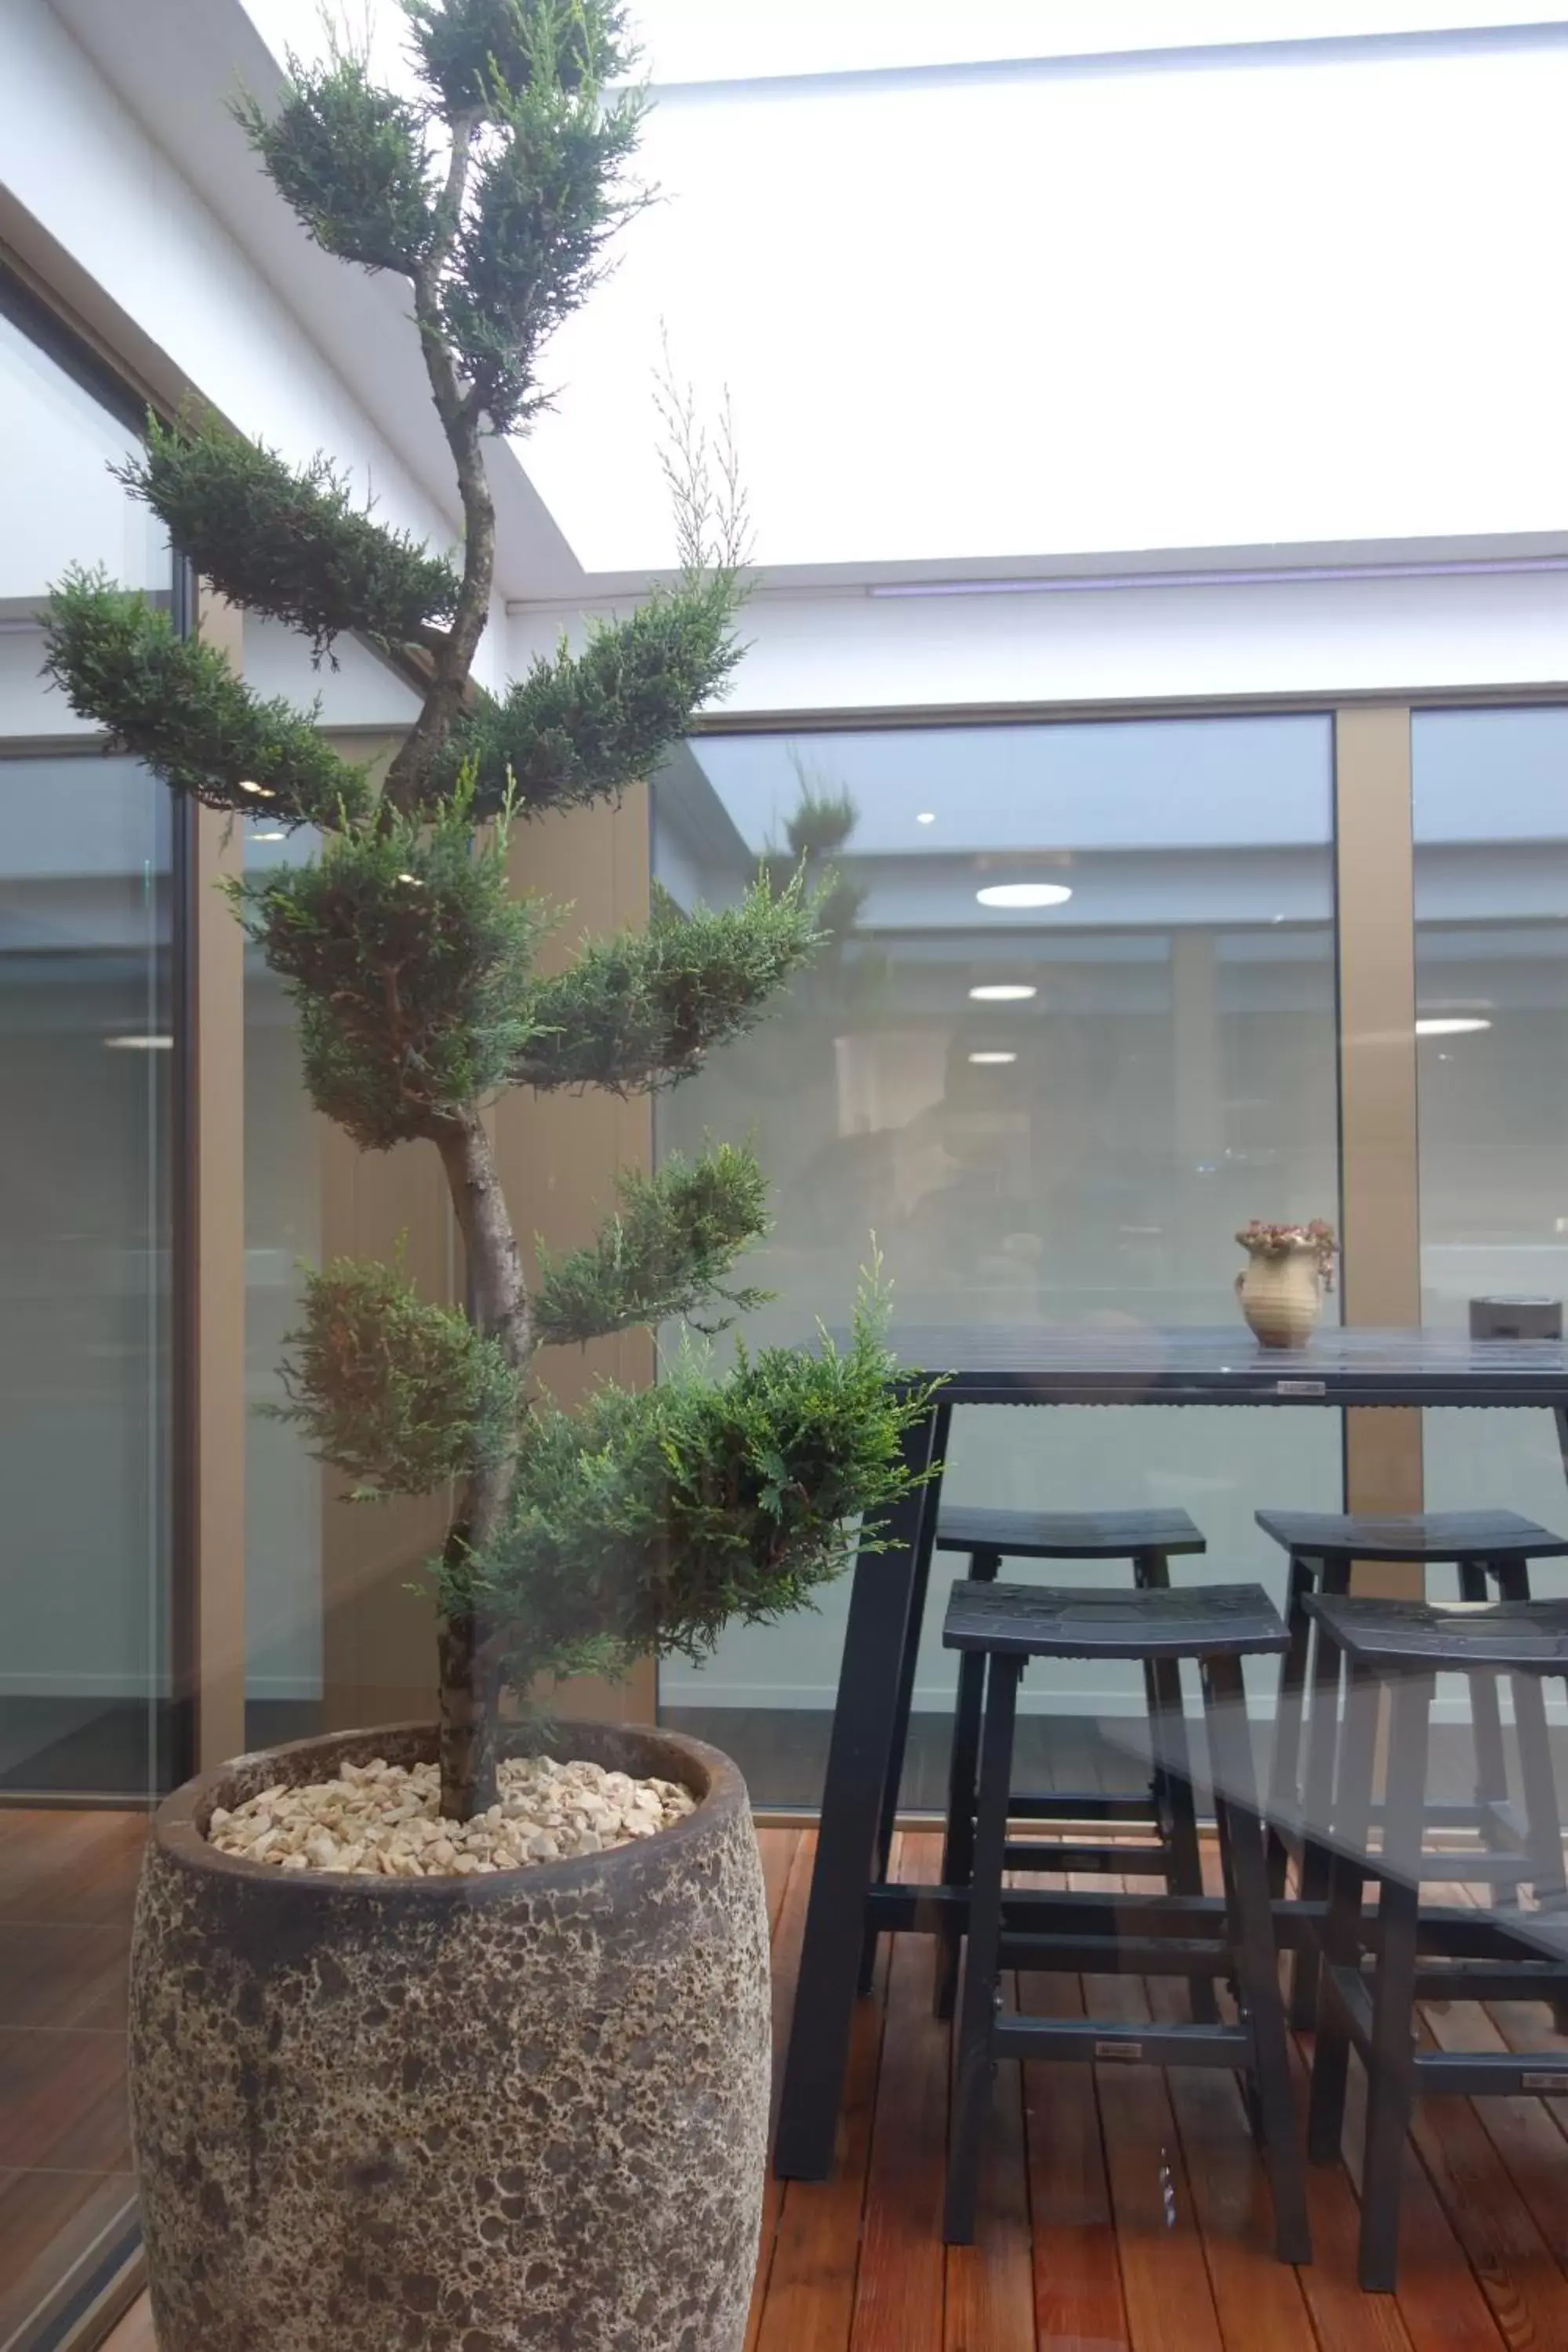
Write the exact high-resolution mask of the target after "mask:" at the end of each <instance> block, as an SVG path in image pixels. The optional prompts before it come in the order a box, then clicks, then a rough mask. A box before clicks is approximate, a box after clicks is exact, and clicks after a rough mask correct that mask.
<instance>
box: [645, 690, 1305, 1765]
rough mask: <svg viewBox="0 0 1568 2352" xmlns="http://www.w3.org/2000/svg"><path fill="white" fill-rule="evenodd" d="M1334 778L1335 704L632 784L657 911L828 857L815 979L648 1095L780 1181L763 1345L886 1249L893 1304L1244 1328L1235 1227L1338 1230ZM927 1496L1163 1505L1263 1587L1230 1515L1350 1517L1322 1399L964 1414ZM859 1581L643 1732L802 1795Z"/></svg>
mask: <svg viewBox="0 0 1568 2352" xmlns="http://www.w3.org/2000/svg"><path fill="white" fill-rule="evenodd" d="M1333 793H1334V778H1333V726H1332V720H1331V718H1330V717H1329V716H1327V715H1323V716H1309V717H1300V718H1295V717H1281V718H1268V719H1190V720H1189V719H1181V720H1147V721H1145V720H1128V721H1120V722H1107V723H1103V724H1095V725H1040V726H1032V725H1005V726H990V727H964V728H954V727H932V728H919V729H914V728H910V729H900V730H865V731H857V732H853V733H848V732H846V733H840V734H832V733H822V734H816V733H814V734H810V735H805V734H803V735H801V736H799V737H796V738H794V739H792V738H790V737H789V736H786V735H742V734H723V735H711V736H704V737H700V738H698V739H695V740H692V741H691V742H689V744H687V745H686V746H684V747H683V749H682V750H681V751H679V753H678V754H677V755H676V757H675V759H674V760H673V761H671V762H670V764H669V766H668V768H667V770H666V772H664V774H663V775H662V776H661V777H660V778H659V779H658V782H657V784H656V788H655V794H654V866H655V873H656V876H657V878H658V881H659V883H660V884H661V885H662V886H663V887H664V888H666V889H667V890H668V891H669V892H670V893H671V895H672V896H673V897H674V898H675V899H676V901H677V902H678V903H679V905H682V906H689V905H693V904H695V903H698V902H699V901H701V902H704V903H706V904H708V905H710V906H713V905H722V904H725V903H728V902H730V901H731V900H732V899H733V898H734V897H735V896H736V895H737V893H738V892H739V891H740V889H741V888H742V887H743V885H744V883H745V881H746V880H747V879H748V877H750V876H751V875H752V873H753V872H754V871H755V869H756V866H757V864H758V861H759V860H760V859H767V860H770V861H773V862H774V863H775V864H776V865H777V866H779V867H780V868H781V870H782V868H783V867H784V866H787V865H789V864H792V863H793V862H794V860H795V858H796V856H798V855H799V854H801V853H802V852H803V851H805V853H806V854H807V856H808V858H809V860H810V862H811V863H812V864H813V865H814V866H815V867H816V870H817V871H818V872H819V873H820V874H826V873H827V872H829V871H831V872H832V873H833V874H834V875H835V876H836V877H837V880H836V882H835V884H834V886H833V889H832V894H831V896H830V897H829V898H828V900H827V902H826V918H827V921H828V924H829V928H830V929H831V931H832V934H833V936H832V939H831V940H830V943H829V946H828V948H827V950H826V952H825V953H824V955H823V956H822V958H821V959H820V960H819V961H818V963H817V965H816V969H815V971H812V972H811V973H810V974H809V975H808V976H807V977H806V978H805V980H804V981H802V982H799V983H797V984H796V985H795V988H794V989H793V990H792V991H791V992H790V994H789V996H788V998H787V1000H786V1001H785V1002H784V1004H783V1005H782V1007H780V1009H779V1010H778V1013H777V1017H776V1018H774V1019H773V1020H772V1021H770V1022H768V1023H767V1024H764V1025H763V1027H761V1028H759V1029H758V1030H756V1031H755V1032H754V1033H753V1034H752V1035H750V1036H748V1037H746V1038H744V1039H742V1041H740V1042H739V1043H738V1044H736V1045H732V1046H731V1047H729V1048H727V1049H726V1050H725V1051H723V1052H721V1053H720V1054H718V1055H715V1056H714V1058H713V1061H712V1064H711V1066H710V1068H709V1069H708V1070H707V1071H706V1072H705V1073H704V1074H703V1075H702V1076H700V1077H699V1078H698V1079H696V1080H694V1081H693V1082H692V1083H691V1084H689V1085H688V1086H684V1087H679V1088H677V1089H676V1090H675V1091H674V1092H673V1093H672V1094H670V1095H669V1096H668V1097H663V1098H661V1101H660V1103H659V1106H658V1112H657V1118H656V1126H657V1142H658V1150H659V1151H660V1152H663V1151H666V1150H671V1149H675V1148H679V1149H684V1150H691V1149H693V1148H695V1147H697V1146H699V1145H700V1141H701V1139H702V1138H703V1136H704V1134H705V1133H709V1132H711V1133H713V1134H715V1135H721V1136H726V1137H731V1138H737V1137H741V1136H743V1135H745V1134H747V1133H750V1134H751V1135H752V1137H753V1138H754V1139H755V1141H756V1144H757V1147H758V1150H759V1151H760V1154H761V1157H762V1160H763V1165H764V1167H765V1168H766V1169H767V1171H768V1173H769V1175H770V1177H771V1179H772V1181H773V1193H774V1209H775V1216H776V1223H775V1226H774V1230H773V1234H772V1236H771V1239H770V1241H769V1242H768V1244H766V1246H765V1247H763V1249H762V1250H760V1251H759V1252H758V1253H756V1255H755V1258H754V1260H753V1261H752V1264H751V1267H750V1272H749V1278H751V1279H754V1280H756V1281H758V1282H760V1283H763V1284H765V1285H767V1286H769V1287H770V1288H771V1289H773V1291H774V1292H775V1293H776V1294H777V1295H776V1297H775V1298H774V1300H773V1303H772V1304H771V1305H770V1306H768V1307H764V1308H763V1310H761V1312H760V1313H759V1314H758V1315H757V1316H755V1317H753V1318H751V1320H750V1323H749V1325H748V1331H749V1334H750V1335H751V1336H754V1337H761V1336H764V1335H765V1336H767V1337H769V1338H778V1339H785V1338H787V1339H798V1338H802V1337H805V1336H809V1334H810V1332H811V1329H812V1328H813V1323H814V1320H815V1318H821V1319H822V1320H824V1321H825V1322H826V1323H828V1324H830V1325H831V1324H834V1323H838V1322H842V1321H843V1320H844V1318H845V1317H846V1315H847V1311H848V1308H849V1306H850V1303H851V1301H852V1299H853V1297H854V1292H855V1286H856V1281H857V1278H858V1272H859V1269H860V1268H861V1267H862V1266H863V1265H866V1264H867V1263H868V1259H869V1258H870V1256H871V1254H872V1252H873V1249H874V1248H875V1249H878V1250H879V1251H880V1253H881V1255H882V1259H883V1263H884V1266H885V1269H886V1272H887V1274H888V1276H889V1279H890V1280H891V1283H892V1286H893V1297H894V1308H895V1313H896V1315H897V1317H898V1318H899V1319H900V1321H903V1322H905V1323H908V1324H910V1325H913V1324H917V1323H918V1324H921V1325H933V1324H934V1325H941V1324H944V1323H954V1322H963V1323H966V1324H973V1323H976V1322H979V1323H994V1324H998V1325H1005V1324H1007V1323H1016V1322H1039V1321H1051V1320H1066V1321H1073V1322H1085V1321H1088V1322H1097V1321H1098V1322H1102V1323H1106V1324H1116V1323H1124V1322H1127V1321H1135V1322H1139V1323H1145V1324H1152V1325H1169V1324H1180V1323H1195V1324H1210V1325H1213V1324H1228V1323H1230V1322H1231V1321H1232V1320H1233V1319H1234V1318H1235V1317H1236V1311H1237V1310H1236V1305H1235V1300H1234V1297H1233V1296H1232V1284H1233V1281H1234V1278H1235V1276H1236V1273H1237V1270H1238V1268H1239V1266H1240V1264H1241V1257H1240V1253H1239V1252H1238V1250H1237V1246H1236V1241H1235V1236H1236V1234H1237V1230H1238V1228H1239V1227H1240V1226H1242V1225H1244V1224H1246V1223H1247V1222H1248V1221H1249V1220H1251V1219H1253V1218H1265V1219H1269V1220H1275V1221H1296V1220H1302V1221H1304V1220H1307V1219H1310V1218H1313V1217H1326V1218H1329V1219H1331V1220H1337V1217H1338V1213H1339V1210H1338V1202H1339V1133H1338V1108H1337V1100H1338V1097H1337V1075H1338V1073H1337V1040H1336V1020H1335V966H1334V885H1333V830H1334V826H1333ZM1333 1311H1334V1302H1333V1301H1331V1302H1330V1312H1331V1313H1332V1312H1333ZM1237 1328H1238V1330H1239V1326H1238V1327H1237ZM946 1491H947V1492H948V1493H949V1494H951V1495H952V1496H954V1497H956V1498H959V1499H964V1500H969V1501H984V1502H986V1503H995V1504H1004V1505H1014V1506H1027V1505H1031V1504H1037V1505H1040V1506H1044V1505H1046V1504H1047V1503H1050V1504H1053V1505H1055V1506H1056V1507H1060V1508H1073V1507H1091V1506H1100V1507H1138V1506H1142V1505H1150V1504H1156V1503H1172V1504H1176V1503H1179V1504H1181V1505H1183V1506H1184V1507H1186V1508H1187V1509H1188V1510H1190V1511H1191V1513H1192V1514H1193V1516H1194V1518H1195V1519H1196V1520H1197V1521H1198V1522H1199V1524H1200V1526H1201V1527H1202V1528H1204V1529H1205V1533H1206V1534H1207V1535H1208V1537H1209V1539H1210V1545H1211V1553H1212V1558H1211V1560H1210V1561H1209V1562H1208V1563H1207V1564H1205V1563H1204V1562H1202V1561H1193V1562H1190V1563H1188V1566H1189V1569H1190V1570H1191V1571H1192V1572H1193V1573H1194V1575H1202V1574H1205V1573H1212V1572H1213V1570H1214V1568H1215V1564H1216V1563H1217V1564H1219V1565H1220V1567H1221V1570H1222V1572H1223V1573H1224V1574H1225V1575H1226V1576H1239V1575H1247V1576H1249V1577H1251V1576H1261V1577H1263V1578H1264V1579H1265V1580H1271V1581H1273V1582H1275V1583H1276V1584H1278V1581H1279V1571H1280V1561H1279V1555H1278V1554H1277V1553H1275V1552H1273V1550H1272V1548H1271V1547H1269V1546H1268V1544H1267V1543H1266V1542H1265V1541H1264V1540H1263V1539H1262V1538H1260V1537H1259V1535H1258V1530H1257V1528H1255V1526H1254V1525H1253V1517H1252V1515H1253V1513H1254V1511H1255V1510H1256V1509H1257V1508H1258V1507H1261V1506H1263V1505H1265V1504H1274V1505H1276V1506H1284V1505H1292V1504H1293V1505H1298V1506H1310V1505H1316V1506H1318V1507H1324V1508H1332V1507H1337V1506H1338V1501H1339V1496H1340V1493H1341V1433H1340V1428H1339V1422H1338V1416H1337V1415H1334V1414H1330V1413H1327V1412H1323V1413H1316V1412H1314V1413H1310V1414H1291V1415H1278V1416H1277V1415H1272V1414H1253V1413H1248V1414H1245V1415H1237V1414H1235V1413H1229V1412H1207V1413H1205V1412H1192V1411H1184V1412H1180V1413H1173V1412H1164V1413H1162V1412H1152V1411H1139V1410H1126V1411H1115V1412H1107V1411H1098V1412H1078V1411H1068V1410H1058V1411H1054V1412H1001V1411H997V1412H970V1413H961V1414H960V1415H959V1416H958V1417H957V1420H956V1422H955V1425H954V1432H953V1441H952V1450H951V1454H950V1470H949V1482H948V1486H947V1488H946ZM953 1564H954V1563H952V1562H951V1561H949V1562H948V1563H947V1564H946V1565H947V1567H948V1568H949V1570H951V1568H952V1565H953ZM847 1597H848V1596H847V1584H842V1583H841V1584H840V1585H838V1586H837V1587H836V1588H834V1589H833V1590H831V1591H829V1592H828V1593H827V1594H826V1596H825V1598H824V1600H823V1601H822V1604H821V1607H820V1609H819V1610H817V1611H816V1612H808V1613H803V1614H801V1615H799V1616H795V1617H792V1618H790V1619H787V1620H786V1621H784V1622H783V1623H781V1624H778V1625H775V1626H771V1627H766V1628H757V1629H752V1630H737V1631H734V1632H731V1633H729V1634H727V1635H726V1636H725V1638H724V1640H723V1641H722V1642H721V1644H720V1647H719V1651H718V1654H717V1655H716V1656H715V1657H714V1659H713V1661H712V1662H711V1664H709V1665H707V1666H705V1667H703V1668H701V1669H700V1670H693V1669H691V1668H689V1667H688V1666H685V1665H677V1664H671V1665H669V1666H668V1667H667V1668H666V1669H665V1671H664V1673H663V1675H662V1676H661V1706H662V1711H663V1713H664V1715H665V1717H666V1719H668V1721H670V1722H672V1723H675V1724H677V1725H680V1724H686V1725H689V1726H690V1727H692V1728H696V1729H700V1730H702V1731H704V1732H705V1733H707V1734H708V1735H710V1736H711V1737H713V1738H716V1739H717V1740H718V1741H719V1743H720V1744H721V1746H725V1747H728V1748H731V1751H732V1752H735V1753H736V1754H738V1755H739V1756H741V1757H742V1760H743V1761H744V1762H745V1764H746V1767H747V1771H748V1777H749V1779H750V1780H751V1784H752V1790H753V1794H754V1795H755V1796H756V1797H757V1798H758V1799H759V1801H763V1802H772V1803H777V1804H793V1803H809V1802H811V1801H813V1800H814V1799H815V1796H816V1789H817V1785H818V1781H819V1777H820V1770H821V1765H822V1760H823V1756H824V1752H825V1742H826V1727H827V1724H828V1720H829V1715H830V1710H831V1708H832V1705H833V1694H834V1688H835V1684H836V1679H837V1669H838V1653H839V1646H840V1640H841V1634H842V1627H843V1618H844V1611H845V1607H846V1605H847ZM940 1624H941V1608H940V1594H939V1596H938V1602H937V1603H936V1604H933V1606H932V1607H931V1610H930V1611H929V1612H928V1617H927V1640H926V1644H925V1649H924V1652H923V1654H922V1657H921V1668H920V1677H919V1683H918V1685H917V1691H916V1698H915V1706H916V1709H917V1725H916V1737H915V1739H914V1741H913V1743H912V1753H911V1761H910V1774H911V1778H910V1780H909V1781H907V1782H906V1796H907V1798H908V1799H909V1801H910V1802H912V1803H918V1804H922V1805H925V1804H929V1805H935V1804H936V1803H937V1802H938V1801H940V1788H939V1775H940V1768H941V1760H942V1748H943V1746H944V1744H945V1739H946V1729H947V1721H948V1715H949V1711H950V1696H951V1691H952V1679H953V1677H952V1665H951V1661H950V1660H949V1659H948V1658H947V1657H946V1656H945V1655H944V1654H943V1653H942V1648H941V1645H940ZM1026 1704H1027V1705H1028V1706H1031V1707H1033V1708H1034V1709H1036V1710H1037V1711H1038V1712H1040V1713H1041V1714H1044V1715H1049V1716H1054V1717H1058V1718H1060V1717H1081V1718H1083V1719H1084V1720H1085V1722H1086V1723H1090V1724H1092V1723H1095V1722H1100V1721H1103V1722H1105V1723H1106V1724H1108V1725H1110V1726H1113V1725H1114V1724H1115V1722H1116V1721H1118V1720H1119V1719H1121V1718H1123V1717H1129V1718H1130V1717H1133V1716H1134V1715H1135V1714H1136V1712H1137V1711H1138V1710H1139V1709H1140V1708H1141V1706H1142V1699H1141V1696H1140V1695H1139V1686H1138V1685H1137V1682H1136V1679H1135V1676H1134V1675H1132V1674H1131V1673H1129V1674H1127V1675H1120V1676H1118V1675H1115V1674H1114V1672H1108V1673H1107V1674H1106V1675H1105V1676H1104V1680H1103V1685H1096V1686H1095V1687H1094V1688H1092V1689H1089V1688H1087V1687H1086V1686H1085V1685H1084V1684H1083V1681H1082V1678H1081V1676H1080V1677H1079V1678H1077V1679H1076V1680H1075V1681H1074V1680H1069V1678H1068V1677H1067V1676H1066V1675H1062V1674H1058V1675H1055V1676H1053V1675H1048V1674H1047V1673H1045V1672H1041V1673H1038V1674H1037V1675H1031V1677H1030V1680H1029V1683H1028V1685H1026ZM922 1743H923V1744H922Z"/></svg>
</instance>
